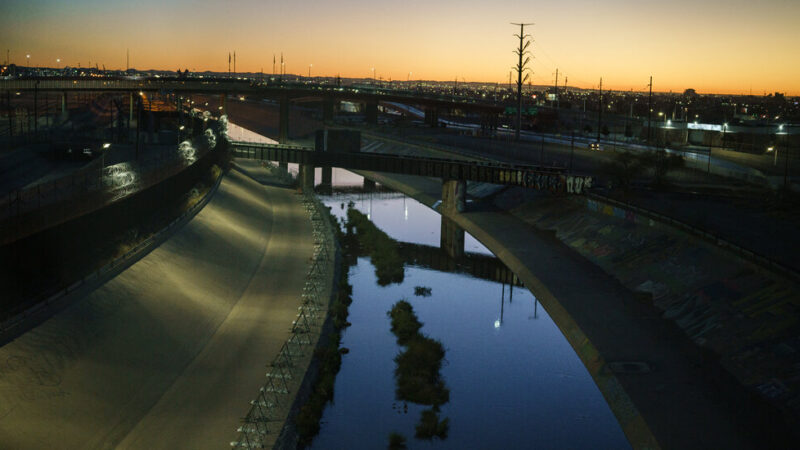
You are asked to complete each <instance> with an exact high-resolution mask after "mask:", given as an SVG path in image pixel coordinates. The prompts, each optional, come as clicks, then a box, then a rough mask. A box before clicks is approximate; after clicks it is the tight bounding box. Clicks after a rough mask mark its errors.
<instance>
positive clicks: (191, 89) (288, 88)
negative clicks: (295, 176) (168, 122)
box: [0, 78, 504, 143]
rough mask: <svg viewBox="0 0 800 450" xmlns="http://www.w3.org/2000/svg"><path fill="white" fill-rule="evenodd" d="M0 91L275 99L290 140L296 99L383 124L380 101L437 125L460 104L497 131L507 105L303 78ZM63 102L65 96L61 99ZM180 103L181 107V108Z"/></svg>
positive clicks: (60, 82)
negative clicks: (357, 112)
mask: <svg viewBox="0 0 800 450" xmlns="http://www.w3.org/2000/svg"><path fill="white" fill-rule="evenodd" d="M0 91H5V92H2V94H3V96H4V97H6V98H7V99H9V101H10V98H11V95H12V94H11V93H12V92H13V93H17V92H40V91H41V92H44V91H56V92H62V93H66V92H70V91H79V92H116V93H120V94H125V93H127V94H128V95H129V96H130V97H131V100H132V99H133V97H134V96H135V95H136V94H137V93H139V92H142V93H145V92H147V93H152V92H160V93H169V94H186V95H189V94H207V95H219V96H220V105H221V106H222V110H223V112H224V111H225V110H226V106H225V103H226V99H227V97H228V95H237V96H248V97H256V98H263V99H273V100H276V101H278V102H279V105H280V123H279V127H278V130H279V133H278V134H279V139H278V140H279V142H281V143H286V142H287V140H288V136H289V106H290V103H291V102H292V101H297V100H308V99H312V98H313V99H319V100H321V101H322V116H323V120H324V121H325V122H331V121H333V118H334V115H335V113H336V109H337V108H336V105H337V104H338V103H339V102H341V101H349V102H354V103H362V104H364V112H365V119H366V121H367V123H372V124H377V123H378V105H379V104H380V103H384V104H389V103H393V104H405V105H415V106H419V107H421V108H422V109H423V110H424V113H425V120H426V122H427V123H428V124H430V125H431V126H434V127H435V126H438V124H439V120H438V118H439V111H440V110H452V109H458V110H461V111H468V112H472V113H476V114H480V116H481V127H482V128H483V129H485V130H487V131H491V130H496V129H497V126H498V120H497V118H498V115H499V114H500V113H501V112H502V111H503V109H504V108H503V106H500V105H496V104H490V103H482V102H478V101H476V100H475V99H473V98H469V97H458V96H452V95H431V94H425V93H420V92H415V91H410V90H399V89H385V88H364V87H341V86H332V85H328V84H312V83H308V84H299V83H277V84H273V83H267V84H264V83H255V82H251V81H249V80H234V79H224V78H208V79H203V78H191V79H180V78H144V79H128V78H30V79H17V80H2V81H0ZM62 103H63V101H62ZM181 106H182V105H180V106H179V107H181Z"/></svg>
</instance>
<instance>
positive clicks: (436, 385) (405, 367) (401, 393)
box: [387, 300, 450, 439]
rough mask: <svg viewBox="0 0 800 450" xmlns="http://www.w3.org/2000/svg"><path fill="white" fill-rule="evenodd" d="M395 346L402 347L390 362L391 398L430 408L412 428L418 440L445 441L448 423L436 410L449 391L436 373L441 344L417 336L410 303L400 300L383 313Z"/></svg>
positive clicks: (415, 318)
mask: <svg viewBox="0 0 800 450" xmlns="http://www.w3.org/2000/svg"><path fill="white" fill-rule="evenodd" d="M387 314H388V315H389V317H390V318H391V329H392V333H394V335H395V336H396V337H397V343H398V344H399V345H402V346H405V350H404V351H402V352H400V354H398V355H397V356H396V357H395V359H394V361H395V363H396V364H397V366H396V367H395V371H394V376H395V382H396V384H397V387H396V389H395V396H396V397H397V399H398V400H402V401H405V402H412V403H417V404H420V405H429V406H432V408H430V409H426V410H425V411H423V412H422V415H421V417H420V421H419V424H418V425H417V427H416V434H415V437H416V438H418V439H432V438H434V437H438V438H440V439H445V438H446V437H447V432H448V430H449V425H450V421H449V419H447V418H444V419H442V420H440V419H439V414H438V413H439V407H440V406H441V405H443V404H445V403H447V402H448V401H449V400H450V390H449V389H448V388H447V387H446V386H445V384H444V380H442V377H441V375H440V373H439V371H440V369H441V367H442V360H443V359H444V355H445V351H444V347H443V346H442V343H441V342H439V341H437V340H435V339H432V338H430V337H428V336H425V335H423V334H422V333H420V332H419V330H420V328H422V323H421V322H420V321H419V320H418V319H417V316H416V314H414V309H413V307H412V306H411V304H410V303H408V302H407V301H405V300H400V301H398V302H397V303H395V304H394V306H393V307H392V309H391V310H389V312H388V313H387Z"/></svg>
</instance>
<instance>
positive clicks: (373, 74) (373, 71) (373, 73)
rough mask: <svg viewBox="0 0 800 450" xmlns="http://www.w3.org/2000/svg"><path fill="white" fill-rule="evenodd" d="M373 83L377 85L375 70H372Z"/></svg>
mask: <svg viewBox="0 0 800 450" xmlns="http://www.w3.org/2000/svg"><path fill="white" fill-rule="evenodd" d="M372 82H373V83H375V68H374V67H373V68H372Z"/></svg>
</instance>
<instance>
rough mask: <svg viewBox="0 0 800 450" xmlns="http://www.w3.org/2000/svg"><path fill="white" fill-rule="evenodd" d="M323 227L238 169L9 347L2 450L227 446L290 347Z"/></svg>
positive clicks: (277, 190) (2, 382)
mask: <svg viewBox="0 0 800 450" xmlns="http://www.w3.org/2000/svg"><path fill="white" fill-rule="evenodd" d="M310 236H311V225H310V222H309V220H308V217H307V215H306V213H305V211H304V209H303V207H302V205H301V204H300V203H299V201H298V199H297V196H296V195H295V194H294V193H293V191H292V190H289V189H287V188H282V187H272V186H264V185H261V184H258V183H256V182H255V181H253V180H251V179H249V178H247V177H245V176H244V175H242V174H241V173H238V172H236V171H231V172H229V173H228V174H227V175H226V176H225V178H224V179H223V181H222V183H221V185H220V187H219V190H218V192H217V193H216V194H215V195H214V197H213V199H212V200H211V202H210V203H209V204H208V205H207V206H206V207H205V208H204V209H203V210H202V211H201V212H200V213H199V214H198V215H197V216H196V217H195V218H194V219H192V220H191V221H190V222H189V223H188V224H187V225H186V226H185V227H183V228H182V229H181V230H179V231H178V232H177V233H176V234H175V235H173V236H172V237H171V238H170V239H168V240H167V241H166V242H165V243H164V244H162V245H161V246H160V247H158V248H157V249H155V250H154V251H152V252H151V253H150V254H148V255H147V256H145V257H144V258H142V259H141V260H140V261H138V262H137V263H136V264H134V265H133V266H131V267H130V268H129V269H127V270H126V271H124V272H123V273H121V274H120V275H118V276H117V277H116V278H114V279H112V280H110V281H108V282H107V283H106V284H104V285H103V286H101V287H99V288H98V289H96V290H95V291H93V292H91V293H90V294H88V295H86V296H85V297H84V298H82V299H79V300H77V301H76V302H74V303H73V304H72V305H71V306H70V307H68V308H66V309H65V310H63V311H62V312H60V313H58V314H57V315H55V316H53V317H52V318H50V319H49V320H47V321H46V322H44V323H42V324H41V325H40V326H38V327H36V328H34V329H32V330H30V331H29V332H27V333H25V334H24V335H22V336H20V337H19V338H18V339H16V340H14V341H12V342H10V343H9V344H7V345H5V346H3V347H2V348H0V447H2V448H13V449H29V448H30V449H33V448H36V449H39V448H65V449H72V448H75V449H77V448H81V449H93V448H109V447H119V448H147V449H154V448H193V449H194V448H224V447H227V445H228V442H230V441H231V440H233V439H234V438H235V437H236V432H235V430H236V428H237V427H238V426H239V419H240V418H241V417H243V416H244V415H245V414H246V412H247V410H248V408H249V401H250V400H252V399H253V398H254V397H255V395H256V394H257V392H258V388H259V387H260V386H261V385H262V383H263V381H264V374H265V368H264V367H265V365H266V364H267V363H269V361H271V360H272V359H273V358H274V357H275V355H277V353H278V351H279V349H280V346H281V344H282V343H283V342H284V341H285V340H286V338H287V337H288V334H289V333H288V331H289V327H290V326H291V322H292V320H293V319H294V318H295V314H296V311H297V307H298V306H299V304H300V294H301V293H302V288H303V285H304V281H305V280H304V276H305V273H306V270H307V262H308V259H309V258H310V256H311V254H312V240H311V239H310Z"/></svg>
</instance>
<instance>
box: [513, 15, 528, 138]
mask: <svg viewBox="0 0 800 450" xmlns="http://www.w3.org/2000/svg"><path fill="white" fill-rule="evenodd" d="M511 25H519V34H515V35H514V36H516V37H517V38H518V39H519V48H518V49H517V50H514V53H516V54H517V57H518V58H519V60H518V62H517V66H516V67H515V69H516V71H517V129H516V130H515V131H514V138H515V139H516V140H517V141H519V132H520V129H521V128H522V84H523V83H524V82H525V81H527V80H528V77H529V76H530V74H527V73H526V74H525V77H524V78H523V77H522V73H523V72H525V70H530V69H528V68H527V67H525V66H526V65H527V64H528V61H530V60H531V57H530V56H528V57H526V58H525V60H524V61H523V59H522V57H523V56H525V55H526V54H527V53H529V52H528V51H527V49H528V46H530V45H531V41H529V40H528V41H526V40H525V38H529V37H530V35H529V34H525V25H533V24H532V23H512V24H511Z"/></svg>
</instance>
